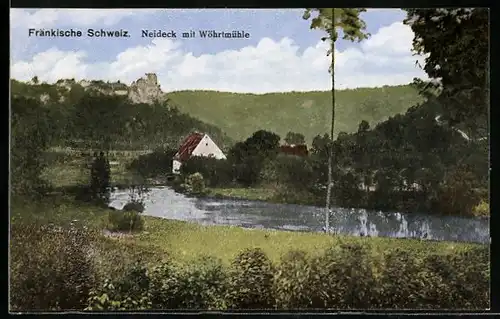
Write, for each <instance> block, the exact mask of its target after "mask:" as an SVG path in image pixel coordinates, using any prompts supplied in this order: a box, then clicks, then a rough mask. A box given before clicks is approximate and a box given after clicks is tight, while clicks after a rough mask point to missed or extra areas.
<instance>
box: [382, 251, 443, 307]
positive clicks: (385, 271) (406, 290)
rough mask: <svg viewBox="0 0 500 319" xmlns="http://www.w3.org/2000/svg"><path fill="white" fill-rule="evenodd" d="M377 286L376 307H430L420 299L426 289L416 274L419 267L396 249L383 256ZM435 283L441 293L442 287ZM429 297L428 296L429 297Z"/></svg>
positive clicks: (413, 259) (405, 254)
mask: <svg viewBox="0 0 500 319" xmlns="http://www.w3.org/2000/svg"><path fill="white" fill-rule="evenodd" d="M384 261H385V263H384V267H383V268H382V272H381V276H380V284H379V290H380V291H379V293H380V294H379V298H378V305H377V306H379V307H381V308H385V309H412V308H422V307H424V308H425V307H427V306H430V305H429V304H428V303H423V302H422V301H424V300H422V299H425V298H420V297H421V295H422V292H424V291H425V290H426V289H427V287H426V286H425V283H426V282H425V281H423V280H421V278H419V276H418V274H419V272H420V269H421V265H420V264H419V262H418V260H417V259H416V257H415V256H414V255H412V254H411V253H410V252H408V251H404V250H400V249H396V250H393V251H389V252H388V253H386V254H385V256H384ZM438 283H439V281H435V282H434V284H435V287H434V288H439V289H440V290H439V291H440V292H442V289H441V288H442V285H440V284H438ZM429 297H430V296H429Z"/></svg>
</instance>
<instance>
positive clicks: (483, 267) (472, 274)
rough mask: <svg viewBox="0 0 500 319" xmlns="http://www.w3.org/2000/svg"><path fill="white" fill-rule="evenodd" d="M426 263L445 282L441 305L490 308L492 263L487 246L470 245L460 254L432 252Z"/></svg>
mask: <svg viewBox="0 0 500 319" xmlns="http://www.w3.org/2000/svg"><path fill="white" fill-rule="evenodd" d="M425 263H426V266H427V268H428V269H429V270H430V271H432V272H434V273H435V274H436V275H437V276H438V277H440V278H441V280H442V281H443V283H444V284H445V285H446V289H445V291H444V292H443V293H442V294H441V295H440V299H439V301H438V302H437V304H438V305H439V307H441V308H455V309H456V308H461V309H486V308H488V307H489V281H490V268H489V265H490V263H489V251H488V247H487V246H481V247H477V248H471V249H470V250H467V251H465V252H459V253H457V254H447V255H444V256H443V255H440V256H435V255H430V256H428V257H427V258H426V259H425Z"/></svg>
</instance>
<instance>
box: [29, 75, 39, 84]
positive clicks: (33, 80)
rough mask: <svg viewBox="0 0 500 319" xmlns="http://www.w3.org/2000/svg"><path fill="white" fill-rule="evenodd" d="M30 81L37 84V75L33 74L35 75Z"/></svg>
mask: <svg viewBox="0 0 500 319" xmlns="http://www.w3.org/2000/svg"><path fill="white" fill-rule="evenodd" d="M31 82H32V83H33V84H38V83H40V81H39V80H38V76H36V75H35V76H34V77H33V78H32V79H31Z"/></svg>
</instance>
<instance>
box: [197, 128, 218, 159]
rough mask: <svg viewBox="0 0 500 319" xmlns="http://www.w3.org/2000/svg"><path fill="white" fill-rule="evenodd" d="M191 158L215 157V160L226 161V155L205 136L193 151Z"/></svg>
mask: <svg viewBox="0 0 500 319" xmlns="http://www.w3.org/2000/svg"><path fill="white" fill-rule="evenodd" d="M191 156H204V157H211V156H213V157H215V158H216V159H226V155H224V153H222V151H221V149H220V148H219V147H218V146H217V144H215V143H214V141H213V140H212V139H211V138H210V136H208V135H207V134H205V136H204V137H203V139H202V140H201V141H200V143H199V144H198V146H196V148H195V149H194V150H193V153H191Z"/></svg>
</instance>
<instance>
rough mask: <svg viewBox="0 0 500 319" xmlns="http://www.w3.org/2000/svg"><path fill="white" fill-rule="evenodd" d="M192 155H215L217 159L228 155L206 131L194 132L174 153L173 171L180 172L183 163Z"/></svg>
mask: <svg viewBox="0 0 500 319" xmlns="http://www.w3.org/2000/svg"><path fill="white" fill-rule="evenodd" d="M192 156H202V157H214V158H216V159H226V155H224V153H223V152H222V151H221V149H220V148H219V147H218V146H217V144H215V142H214V141H213V140H212V139H211V138H210V136H208V135H207V134H204V133H198V132H195V133H192V134H190V135H188V136H187V137H186V138H185V139H184V141H183V142H182V144H181V146H180V147H179V150H178V151H177V153H176V154H175V155H174V158H173V161H172V173H174V174H178V173H179V172H180V169H181V166H182V163H183V162H185V161H187V160H188V159H189V158H190V157H192Z"/></svg>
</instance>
